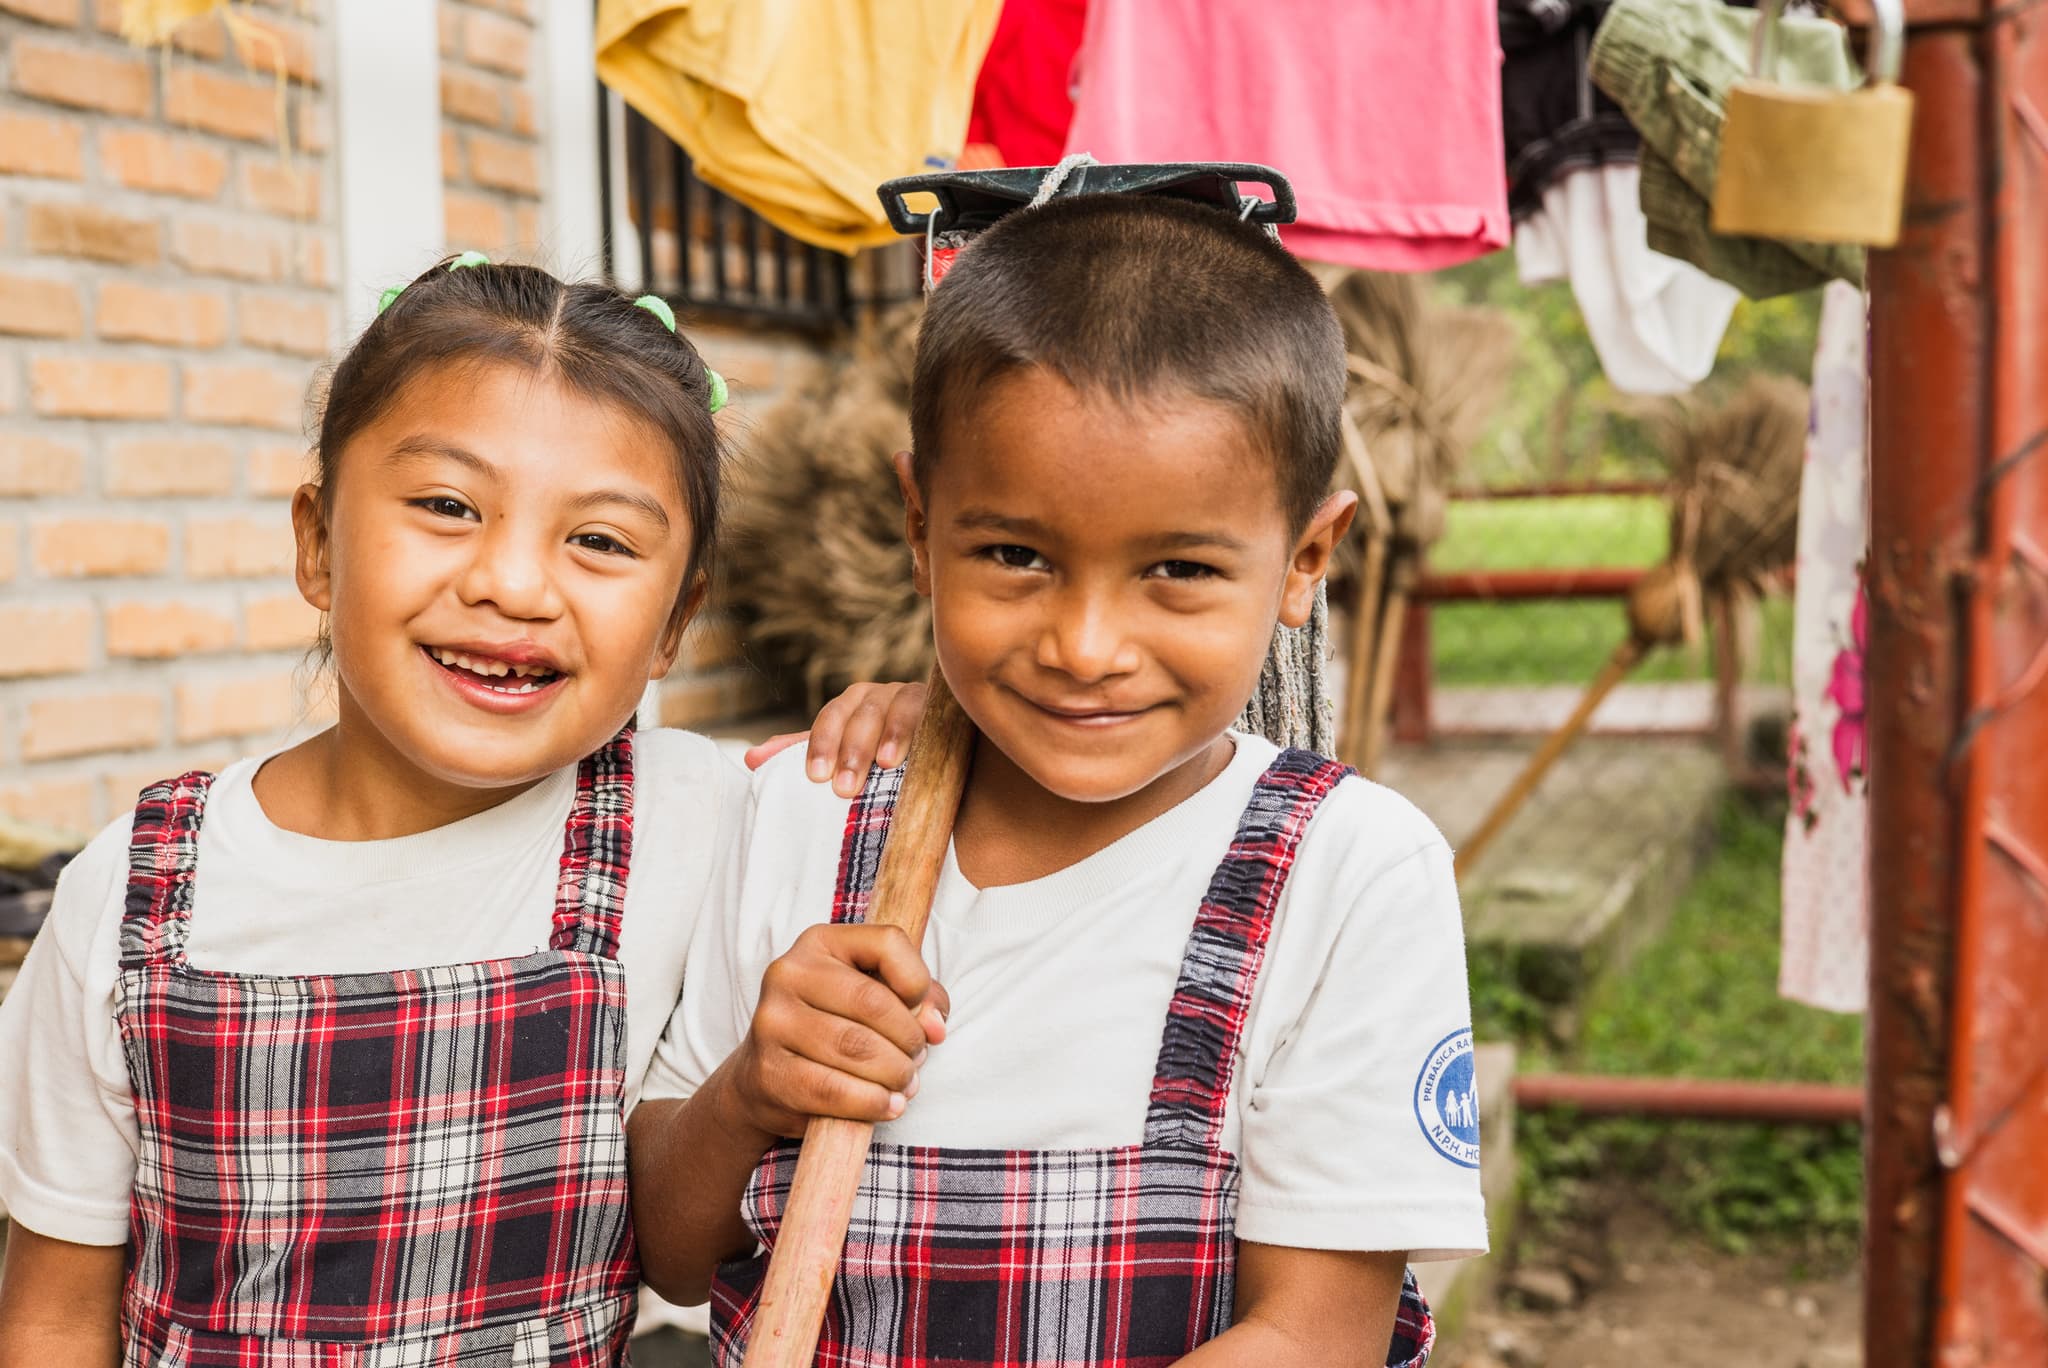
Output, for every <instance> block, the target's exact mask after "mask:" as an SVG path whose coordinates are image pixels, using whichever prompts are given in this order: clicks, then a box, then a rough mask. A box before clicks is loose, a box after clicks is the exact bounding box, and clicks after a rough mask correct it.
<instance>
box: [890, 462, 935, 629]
mask: <svg viewBox="0 0 2048 1368" xmlns="http://www.w3.org/2000/svg"><path fill="white" fill-rule="evenodd" d="M895 464H896V487H897V488H898V489H899V490H901V491H902V492H903V540H905V541H906V542H909V543H910V578H911V583H912V584H914V585H915V586H916V587H917V592H918V593H920V594H922V595H924V596H925V597H926V598H930V597H931V596H932V561H931V553H930V550H929V547H928V538H929V536H930V531H931V529H930V526H929V525H928V524H927V523H926V522H925V516H924V493H923V491H921V490H920V489H918V487H917V469H916V467H915V466H914V465H913V464H912V462H911V458H910V453H909V452H907V451H899V452H897V453H896V462H895Z"/></svg>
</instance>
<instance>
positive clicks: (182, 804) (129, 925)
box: [121, 770, 213, 969]
mask: <svg viewBox="0 0 2048 1368" xmlns="http://www.w3.org/2000/svg"><path fill="white" fill-rule="evenodd" d="M212 785H213V776H212V775H211V774H207V773H204V772H203V771H200V770H194V771H192V772H191V773H190V774H184V775H180V776H179V777H178V778H176V779H164V780H161V781H159V782H157V783H154V784H151V785H150V786H149V787H148V788H146V789H144V790H143V791H142V797H141V798H140V799H139V800H138V801H137V802H136V804H135V829H134V831H133V832H132V833H131V834H130V836H129V838H128V899H127V903H126V906H125V907H124V908H123V910H122V913H121V967H122V968H123V969H139V968H141V967H143V966H144V965H156V964H183V963H184V962H185V937H186V934H187V932H188V931H189V930H190V928H191V925H192V880H193V876H194V873H195V872H196V871H197V869H198V867H199V823H200V820H201V819H202V818H203V817H204V816H205V815H206V794H207V791H208V789H210V788H211V787H212Z"/></svg>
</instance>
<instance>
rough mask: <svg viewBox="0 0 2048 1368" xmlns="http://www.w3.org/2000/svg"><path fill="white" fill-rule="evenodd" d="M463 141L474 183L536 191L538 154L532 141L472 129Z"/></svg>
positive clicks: (523, 192)
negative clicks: (513, 139) (493, 135)
mask: <svg viewBox="0 0 2048 1368" xmlns="http://www.w3.org/2000/svg"><path fill="white" fill-rule="evenodd" d="M465 141H466V142H467V143H468V145H469V176H470V179H471V180H473V181H475V182H476V183H477V184H478V185H487V186H489V187H491V188H492V189H493V190H510V191H512V192H513V193H515V194H520V195H538V194H540V157H539V156H538V155H537V154H536V153H535V150H534V148H533V146H532V144H530V143H518V142H512V141H511V140H509V139H506V138H494V137H492V136H490V135H489V134H487V133H472V134H470V135H469V137H468V138H467V139H465Z"/></svg>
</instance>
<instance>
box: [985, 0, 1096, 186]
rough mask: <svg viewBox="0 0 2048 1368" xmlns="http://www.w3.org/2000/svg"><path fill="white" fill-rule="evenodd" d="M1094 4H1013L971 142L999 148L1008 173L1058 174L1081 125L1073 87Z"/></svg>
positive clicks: (999, 29) (1013, 0)
mask: <svg viewBox="0 0 2048 1368" xmlns="http://www.w3.org/2000/svg"><path fill="white" fill-rule="evenodd" d="M1087 18H1088V3H1087V0H1005V3H1004V5H1003V13H1002V17H1001V18H1000V19H999V20H997V21H996V36H995V38H994V39H993V40H992V41H991V42H990V43H989V48H988V56H987V57H986V58H984V59H983V60H982V64H981V76H980V78H979V80H978V81H977V82H976V83H975V87H974V113H973V115H972V117H971V118H970V119H969V120H968V124H967V141H968V142H969V143H970V144H973V143H986V144H990V145H992V146H994V147H995V149H996V150H997V152H998V153H1000V154H1001V156H1002V164H1003V165H1005V166H1051V165H1052V164H1053V163H1054V162H1056V161H1058V160H1059V159H1060V154H1061V153H1062V152H1063V151H1064V150H1065V149H1066V144H1067V125H1068V124H1069V123H1071V122H1073V118H1074V98H1073V92H1072V89H1071V86H1070V84H1069V82H1070V79H1071V76H1072V73H1073V67H1074V54H1075V53H1076V52H1078V51H1079V50H1080V47H1081V30H1082V27H1083V25H1084V24H1085V23H1086V22H1087Z"/></svg>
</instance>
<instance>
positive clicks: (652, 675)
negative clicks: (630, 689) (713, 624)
mask: <svg viewBox="0 0 2048 1368" xmlns="http://www.w3.org/2000/svg"><path fill="white" fill-rule="evenodd" d="M710 592H711V577H710V576H709V575H707V574H705V573H704V572H703V571H702V570H699V571H698V572H697V578H696V579H694V580H692V581H690V587H689V589H688V590H687V591H686V592H685V593H684V594H683V602H682V605H681V607H679V608H678V609H677V610H676V611H675V613H674V614H673V615H672V616H671V617H670V618H669V624H668V629H667V630H666V631H664V632H663V633H662V634H661V644H660V645H659V646H657V647H655V650H654V664H653V665H652V667H651V668H649V670H648V671H647V677H648V678H649V679H666V678H668V672H669V671H670V670H672V669H674V668H675V665H676V656H677V655H678V654H679V653H680V652H681V651H682V649H683V632H684V631H685V629H687V628H688V627H689V625H690V623H691V621H692V620H694V619H695V618H696V616H697V610H698V609H700V608H702V607H703V606H704V596H705V595H706V594H708V593H710Z"/></svg>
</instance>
